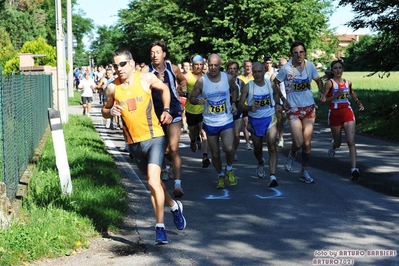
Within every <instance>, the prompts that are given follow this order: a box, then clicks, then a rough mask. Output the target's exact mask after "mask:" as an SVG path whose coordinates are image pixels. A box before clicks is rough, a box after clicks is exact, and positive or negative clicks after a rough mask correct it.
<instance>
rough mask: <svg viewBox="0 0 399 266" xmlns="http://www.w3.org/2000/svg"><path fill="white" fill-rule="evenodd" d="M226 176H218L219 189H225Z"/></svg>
mask: <svg viewBox="0 0 399 266" xmlns="http://www.w3.org/2000/svg"><path fill="white" fill-rule="evenodd" d="M225 180H226V177H225V176H218V184H217V186H216V188H217V189H223V188H224V187H225Z"/></svg>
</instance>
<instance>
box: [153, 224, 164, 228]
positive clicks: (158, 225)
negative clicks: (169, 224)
mask: <svg viewBox="0 0 399 266" xmlns="http://www.w3.org/2000/svg"><path fill="white" fill-rule="evenodd" d="M157 227H162V228H165V224H164V223H157V224H156V225H155V228H157Z"/></svg>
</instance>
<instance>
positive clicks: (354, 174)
mask: <svg viewBox="0 0 399 266" xmlns="http://www.w3.org/2000/svg"><path fill="white" fill-rule="evenodd" d="M359 176H360V172H359V168H352V180H353V181H356V180H357V179H358V178H359Z"/></svg>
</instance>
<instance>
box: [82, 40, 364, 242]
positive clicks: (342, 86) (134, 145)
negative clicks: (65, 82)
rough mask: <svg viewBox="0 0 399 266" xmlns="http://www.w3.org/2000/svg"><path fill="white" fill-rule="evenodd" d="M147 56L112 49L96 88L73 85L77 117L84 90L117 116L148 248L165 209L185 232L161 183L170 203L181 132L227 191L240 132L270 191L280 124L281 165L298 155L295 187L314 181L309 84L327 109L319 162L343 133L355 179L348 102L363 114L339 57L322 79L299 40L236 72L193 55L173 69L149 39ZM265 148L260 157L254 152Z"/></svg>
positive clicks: (177, 182) (231, 65)
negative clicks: (145, 196)
mask: <svg viewBox="0 0 399 266" xmlns="http://www.w3.org/2000/svg"><path fill="white" fill-rule="evenodd" d="M149 51H150V58H151V64H149V65H148V66H147V65H145V64H138V63H136V62H135V61H134V59H133V57H132V54H131V53H130V51H128V50H126V49H118V50H117V51H115V52H114V54H113V64H112V65H110V66H108V67H106V69H105V73H108V74H104V75H103V76H102V77H101V78H100V79H99V81H97V82H88V81H83V82H82V80H83V79H82V80H81V81H80V84H79V85H78V88H79V89H80V90H82V91H83V94H82V103H83V104H84V105H83V108H84V110H85V111H84V113H86V114H88V113H89V112H90V109H88V110H87V109H85V108H87V104H90V102H91V101H92V100H93V99H92V98H91V97H90V96H85V95H87V94H85V93H86V88H87V90H89V89H90V90H91V91H93V92H94V88H96V89H99V90H102V92H103V94H104V96H103V97H101V98H100V103H102V104H103V108H102V114H103V117H104V118H107V119H110V120H111V119H117V118H118V117H119V118H121V119H120V122H121V127H122V128H123V134H124V138H125V141H126V143H127V146H126V149H127V150H128V151H129V152H130V153H131V155H132V158H133V159H134V160H135V162H136V164H137V165H138V168H139V169H140V171H141V172H142V173H143V174H144V175H145V176H146V177H147V180H148V186H149V189H150V191H151V202H152V204H153V207H154V212H155V217H156V226H155V227H156V244H164V243H168V240H167V237H166V234H165V230H164V204H165V203H166V204H167V205H169V206H170V208H171V212H172V214H173V219H174V223H175V225H176V227H177V229H179V230H182V229H184V228H185V226H186V220H185V218H184V216H183V204H182V203H181V202H180V201H178V200H174V199H173V198H172V196H171V195H170V194H169V192H168V191H167V188H166V186H165V185H164V183H163V182H162V181H165V180H168V179H169V178H170V175H172V173H173V179H174V190H173V196H174V197H175V198H181V197H183V195H184V192H183V188H182V180H181V177H182V159H181V156H180V153H179V140H180V136H181V133H182V132H188V134H189V138H190V149H191V150H192V152H193V153H196V152H197V151H199V150H201V152H202V155H201V157H202V167H203V168H207V167H209V166H210V165H211V164H212V165H213V167H214V169H215V170H216V174H215V176H216V177H217V186H216V188H217V189H224V188H226V184H228V185H229V186H235V185H237V178H236V176H235V174H234V169H233V163H234V161H237V160H238V159H239V158H238V157H237V155H236V150H237V148H238V146H239V143H240V138H241V132H242V135H243V138H244V140H245V148H246V149H247V150H253V154H254V157H255V158H256V160H257V162H258V163H257V165H255V167H254V171H256V174H257V176H258V177H259V178H263V177H265V176H266V165H268V169H269V170H268V172H269V187H276V186H278V185H279V183H278V181H277V177H276V168H277V163H278V162H277V160H278V156H277V147H283V146H284V138H283V127H284V123H285V121H287V122H288V124H289V126H290V134H291V139H292V144H291V147H290V151H289V154H288V158H287V160H286V162H285V164H284V168H285V170H286V171H291V170H292V168H293V163H294V161H295V158H296V156H297V153H298V152H299V151H300V152H301V163H302V169H301V171H300V175H299V180H300V181H303V182H305V183H307V184H311V183H314V179H313V178H312V177H311V175H310V173H309V172H308V162H309V157H310V153H311V137H312V133H313V127H314V123H315V118H316V108H317V105H316V102H315V98H314V95H313V92H312V87H311V83H312V81H314V82H315V83H316V84H317V89H318V97H317V98H318V101H319V104H325V105H328V107H329V116H328V123H329V126H330V127H331V132H332V137H333V140H332V142H331V144H330V148H329V149H328V152H327V154H328V156H329V157H333V156H334V155H335V150H336V149H337V148H339V147H340V145H341V130H342V129H343V130H344V131H345V135H346V141H347V144H348V147H349V153H350V160H351V174H352V179H353V180H357V179H358V177H359V176H360V171H359V169H358V168H357V167H356V147H355V142H354V135H355V117H354V113H353V110H352V109H351V105H350V101H349V96H351V97H352V98H353V99H354V101H355V102H356V104H358V106H359V110H363V109H364V107H363V105H362V103H361V101H360V100H359V99H358V98H357V97H356V94H355V93H354V91H353V90H352V84H351V82H350V81H348V80H346V79H344V78H343V76H342V75H343V67H344V64H343V62H342V61H341V60H335V61H333V62H332V64H331V69H330V70H329V71H328V73H326V75H324V76H323V77H320V76H319V73H318V71H317V69H316V67H315V65H314V64H313V63H312V62H310V61H308V60H306V59H305V58H306V47H305V44H304V43H303V42H300V41H298V42H294V43H292V45H291V49H290V54H291V58H289V59H284V58H279V59H278V61H277V60H276V62H273V59H272V58H271V57H268V56H266V57H265V58H264V59H263V62H251V61H250V60H245V61H244V62H243V63H242V68H243V71H242V72H241V71H240V64H239V63H238V62H237V61H235V60H230V61H228V62H227V63H226V64H223V62H222V60H221V57H220V56H219V55H218V54H211V55H209V56H208V57H207V58H204V57H203V56H202V55H195V56H192V57H191V58H190V62H183V63H182V64H178V65H174V64H172V63H171V62H170V61H168V60H167V59H168V50H167V46H166V44H165V43H164V42H161V41H155V42H153V43H152V44H151V45H150V49H149ZM277 63H278V64H277ZM85 79H86V78H85ZM87 80H89V78H87ZM323 81H324V82H323ZM86 83H87V84H89V85H85V84H86ZM324 83H325V84H324ZM88 94H90V93H88ZM86 110H87V111H86ZM251 141H252V144H251ZM264 142H266V143H267V144H266V145H267V151H268V156H267V160H266V159H265V156H264V154H263V145H264ZM220 145H221V149H220ZM208 152H209V153H208ZM266 162H267V163H266Z"/></svg>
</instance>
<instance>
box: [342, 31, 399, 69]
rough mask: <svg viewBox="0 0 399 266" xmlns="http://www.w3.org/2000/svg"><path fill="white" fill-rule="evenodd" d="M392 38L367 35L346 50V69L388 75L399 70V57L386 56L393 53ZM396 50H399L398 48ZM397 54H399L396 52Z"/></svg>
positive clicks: (381, 35)
mask: <svg viewBox="0 0 399 266" xmlns="http://www.w3.org/2000/svg"><path fill="white" fill-rule="evenodd" d="M393 42H397V41H396V40H393V38H392V36H386V35H385V34H378V35H365V36H363V37H361V38H360V39H359V41H358V42H354V43H352V44H351V45H349V46H348V47H347V48H346V57H345V68H346V69H347V70H351V71H371V72H374V73H376V72H379V71H380V72H382V75H384V73H387V72H389V71H397V70H399V61H398V60H397V57H396V56H395V57H392V56H389V55H387V54H386V51H392V49H393V48H392V43H393ZM396 48H399V46H397V47H396ZM395 53H396V54H397V53H399V50H398V51H395Z"/></svg>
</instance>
